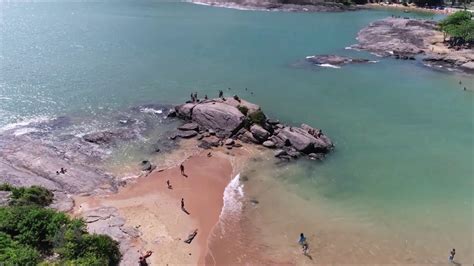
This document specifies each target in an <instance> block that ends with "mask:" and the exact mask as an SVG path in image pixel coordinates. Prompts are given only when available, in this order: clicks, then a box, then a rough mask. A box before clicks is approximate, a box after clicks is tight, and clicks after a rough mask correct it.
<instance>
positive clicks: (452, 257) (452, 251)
mask: <svg viewBox="0 0 474 266" xmlns="http://www.w3.org/2000/svg"><path fill="white" fill-rule="evenodd" d="M454 255H456V250H455V249H454V248H453V250H451V252H450V255H449V258H448V259H449V261H450V262H453V261H454Z"/></svg>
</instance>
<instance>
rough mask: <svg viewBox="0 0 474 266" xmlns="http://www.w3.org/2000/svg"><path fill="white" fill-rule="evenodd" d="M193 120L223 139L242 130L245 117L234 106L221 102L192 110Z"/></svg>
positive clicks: (204, 104) (209, 103) (199, 105)
mask: <svg viewBox="0 0 474 266" xmlns="http://www.w3.org/2000/svg"><path fill="white" fill-rule="evenodd" d="M192 120H193V121H194V122H196V123H198V124H199V126H200V127H202V128H205V129H212V130H214V131H216V134H217V135H219V136H221V137H229V136H232V135H233V134H235V133H236V132H237V131H238V130H239V129H240V128H242V126H243V123H244V121H245V116H244V115H243V114H242V113H241V112H240V111H239V110H238V109H237V108H236V107H234V106H232V105H228V104H225V103H220V102H205V103H202V104H198V105H196V106H195V107H194V108H193V110H192Z"/></svg>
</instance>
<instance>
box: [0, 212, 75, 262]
mask: <svg viewBox="0 0 474 266" xmlns="http://www.w3.org/2000/svg"><path fill="white" fill-rule="evenodd" d="M68 222H69V218H68V217H67V216H66V214H64V213H59V212H56V211H54V210H52V209H44V208H40V207H36V206H15V207H7V208H0V232H4V233H7V234H9V235H10V236H11V237H12V238H13V239H14V240H16V241H18V242H19V243H21V244H23V245H29V246H31V247H33V248H35V249H37V250H39V251H41V252H42V253H46V254H47V253H49V251H51V249H52V248H53V246H54V245H53V244H54V243H53V240H54V237H55V235H56V233H57V232H58V231H59V230H60V229H61V227H62V226H64V225H66V224H67V223H68Z"/></svg>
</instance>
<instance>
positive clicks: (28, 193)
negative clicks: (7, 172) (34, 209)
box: [0, 183, 54, 206]
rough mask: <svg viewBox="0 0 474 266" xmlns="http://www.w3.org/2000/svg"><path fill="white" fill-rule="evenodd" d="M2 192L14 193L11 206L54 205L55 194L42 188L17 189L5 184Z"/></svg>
mask: <svg viewBox="0 0 474 266" xmlns="http://www.w3.org/2000/svg"><path fill="white" fill-rule="evenodd" d="M0 190H3V191H11V192H12V195H11V201H10V205H16V206H25V205H38V206H48V205H50V204H51V203H53V199H54V194H53V193H52V192H51V191H49V190H48V189H46V188H44V187H40V186H31V187H29V188H24V187H20V188H16V187H13V186H12V185H10V184H7V183H4V184H2V185H0Z"/></svg>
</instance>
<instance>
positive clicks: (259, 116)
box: [249, 110, 267, 125]
mask: <svg viewBox="0 0 474 266" xmlns="http://www.w3.org/2000/svg"><path fill="white" fill-rule="evenodd" d="M249 118H250V121H251V122H252V124H257V125H263V124H264V123H265V120H266V119H267V118H266V117H265V114H264V113H263V112H262V111H261V110H257V111H255V112H253V113H251V114H249Z"/></svg>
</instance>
